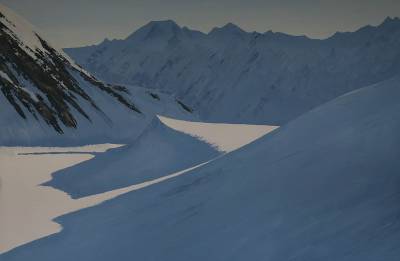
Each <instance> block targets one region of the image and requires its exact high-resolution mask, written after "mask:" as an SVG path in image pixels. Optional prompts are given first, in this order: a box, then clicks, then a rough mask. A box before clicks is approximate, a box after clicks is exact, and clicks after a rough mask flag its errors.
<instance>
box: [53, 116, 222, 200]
mask: <svg viewBox="0 0 400 261" xmlns="http://www.w3.org/2000/svg"><path fill="white" fill-rule="evenodd" d="M219 154H220V153H219V152H218V151H217V150H216V149H215V148H213V147H212V146H211V145H209V144H207V143H205V142H203V141H200V140H199V139H197V138H194V137H191V136H189V135H187V134H184V133H180V132H177V131H175V130H172V129H170V128H168V127H167V126H165V125H164V124H163V123H161V122H160V121H159V120H158V119H157V118H155V119H154V120H153V122H152V123H151V124H150V125H149V126H148V128H147V129H146V130H145V131H144V132H143V134H141V135H140V136H139V137H138V138H137V139H136V141H134V142H133V143H132V144H130V145H128V146H125V147H122V148H117V149H113V150H109V151H108V152H105V153H102V154H99V155H97V156H96V157H95V158H94V159H92V160H90V161H87V162H83V163H82V164H79V165H76V166H73V167H71V168H67V169H64V170H61V171H59V172H56V173H55V174H54V175H53V179H52V180H51V181H49V182H48V183H46V185H49V186H52V187H55V188H57V189H60V190H63V191H65V192H67V193H68V194H70V195H71V196H72V197H73V198H80V197H84V196H88V195H93V194H98V193H102V192H106V191H109V190H114V189H117V188H122V187H126V186H129V185H132V184H137V183H142V182H145V181H148V180H151V179H155V178H159V177H161V176H165V175H167V174H171V173H174V172H177V171H179V170H183V169H186V168H189V167H192V166H195V165H198V164H200V163H203V162H206V161H208V160H210V159H212V158H215V157H217V156H218V155H219Z"/></svg>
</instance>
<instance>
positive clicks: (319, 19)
mask: <svg viewBox="0 0 400 261" xmlns="http://www.w3.org/2000/svg"><path fill="white" fill-rule="evenodd" d="M0 3H2V4H5V5H6V6H8V7H10V8H11V9H13V10H14V11H16V12H17V13H19V14H20V15H21V16H23V17H25V18H26V19H27V20H28V21H30V22H31V23H32V24H34V25H35V26H36V27H38V28H40V29H41V31H42V32H43V34H44V35H45V36H46V37H47V38H48V39H49V40H50V41H51V42H52V43H54V44H56V45H58V46H59V47H75V46H84V45H90V44H95V43H99V42H101V41H102V40H103V39H104V38H109V39H114V38H117V39H122V38H125V37H127V36H128V35H129V34H131V33H132V32H133V31H135V30H136V29H138V28H139V27H141V26H143V25H145V24H146V23H148V22H150V21H153V20H166V19H172V20H174V21H176V22H177V23H178V24H179V25H181V26H187V27H189V28H191V29H196V30H200V31H203V32H208V31H210V30H211V29H212V28H213V27H216V26H223V25H224V24H226V23H228V22H233V23H235V24H237V25H238V26H240V27H241V28H243V29H244V30H246V31H258V32H265V31H269V30H272V31H275V32H284V33H289V34H294V35H307V36H309V37H311V38H326V37H329V36H330V35H332V34H333V33H335V32H336V31H354V30H356V29H358V28H360V27H362V26H365V25H368V24H370V25H378V24H380V23H381V22H382V21H383V20H384V19H385V18H386V17H388V16H391V17H400V0H319V1H318V0H0Z"/></svg>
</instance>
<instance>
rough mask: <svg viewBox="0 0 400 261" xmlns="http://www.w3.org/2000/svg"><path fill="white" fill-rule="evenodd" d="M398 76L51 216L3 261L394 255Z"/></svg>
mask: <svg viewBox="0 0 400 261" xmlns="http://www.w3.org/2000/svg"><path fill="white" fill-rule="evenodd" d="M399 84H400V77H396V78H393V79H392V80H389V81H386V82H383V83H381V84H378V85H374V86H371V87H367V88H364V89H361V90H359V91H355V92H353V93H350V94H348V95H345V96H342V97H340V98H338V99H336V100H334V101H332V102H330V103H328V104H326V105H323V106H321V107H319V108H317V109H315V110H313V111H311V112H309V113H307V114H305V115H303V116H301V117H299V118H298V119H296V120H294V121H293V122H291V123H289V124H288V125H286V126H283V127H281V128H280V129H278V130H277V131H275V132H273V133H271V134H269V135H267V136H265V137H263V138H261V139H259V140H257V141H255V142H254V143H252V144H250V145H248V146H246V147H243V148H242V149H240V150H237V151H235V152H233V153H230V154H227V155H225V156H224V157H222V158H220V159H218V160H216V161H214V162H212V163H210V164H207V165H205V166H203V167H201V168H199V169H196V170H194V171H192V172H191V173H188V174H187V175H184V176H181V177H179V178H176V179H174V180H169V181H167V182H164V183H161V184H157V185H155V186H152V187H148V188H145V189H143V190H139V191H136V192H134V193H128V194H126V195H124V196H121V197H119V198H117V199H114V200H111V201H108V202H106V203H104V204H102V205H99V206H97V207H93V208H90V209H86V210H84V211H80V212H77V213H73V214H70V215H67V216H64V217H61V218H58V219H57V222H60V223H61V224H62V225H63V226H64V230H63V231H62V232H61V233H59V234H57V235H53V236H50V237H47V238H44V239H42V240H39V241H36V242H33V243H31V244H28V245H26V246H23V247H21V248H18V249H16V250H15V251H12V252H9V253H7V254H5V255H2V256H0V260H8V261H9V260H25V259H30V260H55V259H56V260H71V259H76V260H111V259H118V260H132V259H138V260H274V261H280V260H282V261H287V260H298V261H300V260H301V261H314V260H315V261H317V260H327V261H330V260H337V261H339V260H340V261H350V260H351V261H359V260H363V261H376V260H385V261H386V260H388V261H391V260H393V261H396V260H398V257H399V255H400V247H399V244H398V242H399V240H400V223H399V215H400V207H399V200H400V189H399V184H400V175H399V170H400V161H399V160H398V156H399V155H400V135H399V133H400V117H399V116H400V115H399V113H400V99H399V97H400V88H399Z"/></svg>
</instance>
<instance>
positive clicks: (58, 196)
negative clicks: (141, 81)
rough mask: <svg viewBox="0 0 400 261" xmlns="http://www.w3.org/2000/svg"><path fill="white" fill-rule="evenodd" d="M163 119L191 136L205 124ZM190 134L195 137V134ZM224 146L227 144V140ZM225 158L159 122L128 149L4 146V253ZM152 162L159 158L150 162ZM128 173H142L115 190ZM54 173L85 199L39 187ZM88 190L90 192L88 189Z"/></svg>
mask: <svg viewBox="0 0 400 261" xmlns="http://www.w3.org/2000/svg"><path fill="white" fill-rule="evenodd" d="M163 120H167V122H168V123H171V125H173V126H175V127H176V124H177V123H179V128H182V129H185V131H186V132H188V131H189V132H190V131H191V130H196V128H195V127H196V126H198V125H199V124H201V123H200V122H190V121H178V120H174V119H171V118H168V119H167V118H163ZM216 125H217V126H216V127H217V128H218V129H223V128H224V127H225V132H231V133H239V132H238V131H232V130H234V129H235V128H237V129H238V130H241V129H242V128H243V126H241V125H225V124H222V125H220V124H216ZM205 127H209V128H210V129H215V128H213V124H207V123H204V126H203V129H205ZM202 133H203V135H202V138H203V139H205V140H209V136H208V135H209V134H211V136H213V134H212V132H211V131H208V132H202ZM189 134H191V135H194V133H192V132H190V133H189ZM243 134H244V135H247V134H249V135H250V136H249V137H248V139H252V138H254V137H253V136H251V135H252V133H251V132H250V133H249V132H245V133H243ZM243 134H242V136H243ZM231 137H232V136H231ZM234 138H235V137H232V139H234ZM160 140H161V141H160ZM217 142H218V141H217ZM221 142H222V143H226V139H224V140H223V141H221ZM217 145H218V146H221V145H222V144H220V143H217ZM171 146H172V147H171ZM171 148H173V150H171ZM146 151H148V152H146ZM185 154H186V155H189V157H188V156H185ZM175 155H176V156H175ZM219 155H220V153H218V152H217V151H215V149H214V148H212V147H211V146H209V145H208V146H207V145H206V144H202V142H200V141H197V140H196V139H194V138H190V137H188V136H187V135H186V134H183V133H181V134H180V133H178V132H175V131H174V130H172V129H168V128H167V127H166V126H163V125H162V123H161V122H159V121H157V120H154V122H153V124H152V125H150V126H149V127H148V130H147V131H146V132H145V133H144V134H143V135H142V137H141V138H140V139H139V140H138V141H137V142H136V143H134V144H132V145H127V146H121V145H115V144H99V145H87V146H81V147H0V180H1V181H2V188H3V189H2V190H1V192H0V193H1V194H0V195H1V197H0V211H1V213H5V214H2V220H1V222H0V231H1V232H2V233H1V236H0V246H1V247H0V253H1V252H7V251H9V250H11V249H13V248H15V247H17V246H19V245H23V244H25V243H28V242H31V241H33V240H36V239H38V238H41V237H44V236H47V235H51V234H54V233H57V232H60V231H61V229H62V228H61V226H60V225H59V224H57V223H55V222H54V221H53V219H54V218H56V217H57V216H60V215H64V214H66V213H70V212H73V211H76V210H79V209H82V208H85V207H89V206H94V205H96V204H99V203H101V202H103V201H105V200H109V199H111V198H114V197H117V196H119V195H121V194H125V193H127V192H130V191H133V190H138V189H142V188H144V187H147V186H151V185H154V184H157V183H160V182H163V181H166V180H168V179H172V178H175V177H177V176H180V175H182V174H184V173H186V172H188V171H190V170H193V169H195V168H198V167H200V166H203V165H205V164H207V163H208V162H210V161H211V160H215V159H216V158H218V156H219ZM174 156H175V159H174ZM150 159H158V160H157V161H154V160H153V163H152V164H149V160H150ZM178 160H179V161H178ZM160 166H161V168H160ZM140 168H147V172H143V170H142V171H141V172H140ZM123 170H128V172H129V173H133V174H134V173H136V174H135V175H134V176H133V179H134V181H136V182H132V180H131V181H129V179H128V180H125V182H124V186H123V187H121V186H115V181H116V180H115V179H116V177H118V176H121V175H122V176H123V175H124V174H125V173H126V172H125V173H124V171H123ZM54 173H57V174H56V175H55V179H54V180H52V181H51V182H50V184H53V185H57V184H58V183H59V181H60V180H61V181H63V180H64V181H65V180H67V181H68V180H70V181H71V180H72V181H73V182H70V183H71V184H73V185H74V186H66V185H65V184H64V187H66V188H70V189H71V188H72V189H77V188H80V190H78V191H79V195H80V197H79V199H72V198H71V197H70V196H69V195H68V194H67V193H64V192H62V191H60V190H57V189H54V188H51V187H44V186H39V185H41V184H43V183H45V182H48V181H50V179H51V177H52V175H53V174H54ZM138 173H139V174H141V175H142V176H140V175H138ZM92 174H95V175H92ZM63 176H64V177H63ZM125 178H127V177H125ZM128 178H129V176H128ZM87 182H89V183H87ZM113 183H114V186H112V184H113ZM129 184H133V185H131V186H129ZM106 185H108V186H106ZM117 187H119V188H118V189H116V188H117ZM82 188H85V189H86V190H83V191H82V190H81V189H82ZM72 189H71V191H72ZM96 190H97V191H96ZM94 191H96V192H94ZM69 192H70V191H69ZM83 194H84V196H82V195H83ZM72 195H74V193H73V194H72ZM75 195H76V194H75ZM0 259H1V257H0Z"/></svg>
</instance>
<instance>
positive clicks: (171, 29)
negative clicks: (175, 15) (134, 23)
mask: <svg viewBox="0 0 400 261" xmlns="http://www.w3.org/2000/svg"><path fill="white" fill-rule="evenodd" d="M180 31H182V28H181V27H180V26H179V25H178V24H177V23H175V22H174V21H173V20H160V21H151V22H149V23H147V24H146V25H144V26H143V27H141V28H139V30H137V31H135V32H134V33H132V34H131V35H130V36H129V37H128V38H127V39H137V38H140V39H143V40H146V39H150V38H158V37H165V36H167V37H170V36H171V35H176V34H177V33H179V32H180Z"/></svg>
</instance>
